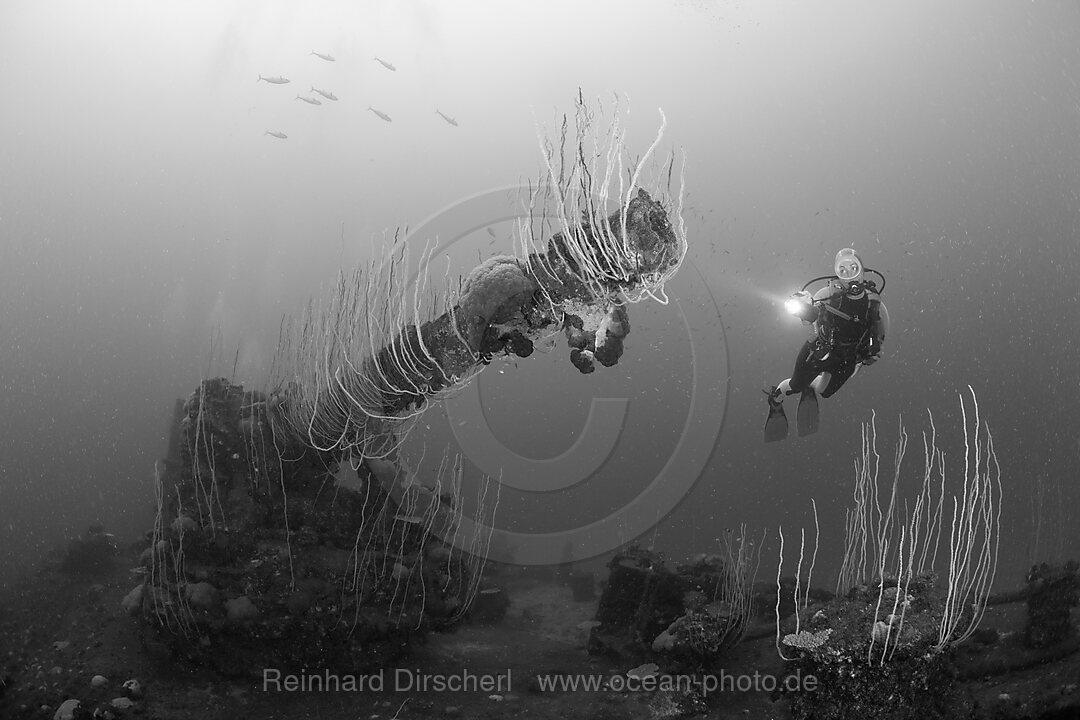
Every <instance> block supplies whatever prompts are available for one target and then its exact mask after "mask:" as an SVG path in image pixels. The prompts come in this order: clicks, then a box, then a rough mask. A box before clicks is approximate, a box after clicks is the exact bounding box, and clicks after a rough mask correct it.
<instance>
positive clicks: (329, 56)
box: [311, 50, 334, 62]
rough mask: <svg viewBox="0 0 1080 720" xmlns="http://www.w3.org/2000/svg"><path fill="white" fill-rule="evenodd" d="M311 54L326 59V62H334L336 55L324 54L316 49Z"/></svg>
mask: <svg viewBox="0 0 1080 720" xmlns="http://www.w3.org/2000/svg"><path fill="white" fill-rule="evenodd" d="M311 54H312V55H314V56H315V57H317V58H321V59H323V60H325V61H326V62H334V56H333V55H323V54H322V53H317V52H315V51H314V50H312V51H311Z"/></svg>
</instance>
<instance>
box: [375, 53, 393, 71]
mask: <svg viewBox="0 0 1080 720" xmlns="http://www.w3.org/2000/svg"><path fill="white" fill-rule="evenodd" d="M375 60H377V61H378V63H379V64H380V65H382V66H383V67H384V68H386V69H387V70H390V71H391V72H397V68H396V67H394V66H393V65H391V64H390V63H388V62H386V61H385V60H383V59H382V58H380V57H376V58H375Z"/></svg>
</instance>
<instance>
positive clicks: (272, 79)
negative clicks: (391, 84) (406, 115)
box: [256, 50, 458, 140]
mask: <svg viewBox="0 0 1080 720" xmlns="http://www.w3.org/2000/svg"><path fill="white" fill-rule="evenodd" d="M308 54H309V55H312V56H314V57H316V58H318V59H319V60H322V61H323V62H337V58H335V57H334V56H333V55H330V54H329V53H321V52H317V51H315V50H312V51H311V52H310V53H308ZM372 59H373V60H374V61H375V62H377V63H379V64H380V65H381V66H382V67H384V68H385V69H387V70H389V71H390V72H397V67H396V66H395V65H394V64H393V63H391V62H389V61H387V60H384V59H382V58H381V57H379V56H377V55H376V56H373V58H372ZM256 82H265V83H268V84H270V85H288V84H289V83H290V82H291V81H290V80H289V78H287V77H285V76H284V75H267V76H263V75H259V77H258V79H257V80H256ZM309 92H310V94H309V95H301V94H299V93H297V95H296V98H295V99H296V100H302V101H303V102H305V103H306V104H308V105H315V106H321V105H322V104H323V100H329V101H331V102H337V101H338V97H337V95H335V94H334V93H333V91H331V90H325V89H321V88H317V87H315V86H314V85H312V86H311V90H310V91H309ZM316 95H317V96H319V97H316ZM320 97H321V98H322V100H320V99H319V98H320ZM367 109H368V110H369V111H370V112H371V113H372V114H374V115H375V117H377V118H379V119H380V120H382V121H383V122H387V123H390V122H393V119H392V118H391V117H390V115H389V114H388V113H386V112H384V111H382V110H380V109H378V108H376V107H374V106H372V105H368V107H367ZM435 114H436V115H438V116H439V117H440V118H442V120H443V121H444V122H445V123H446V124H447V125H452V126H453V127H457V126H458V121H457V120H456V119H455V118H453V117H450V116H449V115H447V114H446V113H444V112H443V111H442V110H440V109H439V108H435ZM263 135H269V136H270V137H272V138H276V139H278V140H287V139H288V138H289V136H288V135H286V134H285V133H284V132H282V131H281V130H267V131H266V132H264V133H263Z"/></svg>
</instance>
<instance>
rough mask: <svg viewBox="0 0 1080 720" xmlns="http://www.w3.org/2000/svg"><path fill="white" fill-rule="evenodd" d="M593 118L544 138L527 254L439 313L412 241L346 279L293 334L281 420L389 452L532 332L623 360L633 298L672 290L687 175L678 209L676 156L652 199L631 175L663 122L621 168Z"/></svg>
mask: <svg viewBox="0 0 1080 720" xmlns="http://www.w3.org/2000/svg"><path fill="white" fill-rule="evenodd" d="M661 117H662V113H661ZM595 121H596V117H595V115H594V114H593V113H592V112H591V111H590V110H589V109H588V108H587V107H586V105H585V103H584V101H583V100H582V99H581V98H580V97H579V99H578V106H577V114H576V130H577V135H576V138H575V139H574V140H573V142H572V143H570V144H571V146H572V148H573V149H572V151H570V152H567V144H568V137H567V122H566V121H565V120H564V121H563V126H562V131H561V135H560V138H561V139H560V143H559V147H560V150H559V151H558V152H556V151H555V149H554V146H553V145H552V144H550V143H546V144H542V148H543V150H544V159H545V164H546V168H547V175H548V178H547V179H546V180H545V181H544V182H541V183H538V184H537V185H536V186H535V188H533V189H532V190H531V195H530V197H528V198H526V201H527V202H528V208H529V209H530V213H529V215H530V217H529V220H528V221H522V222H520V223H519V225H518V228H517V229H518V238H517V240H518V244H519V247H520V252H519V256H517V257H515V256H510V255H503V256H496V257H492V258H489V259H487V260H486V261H484V262H483V263H481V264H480V265H479V266H477V267H476V268H474V269H473V270H472V271H471V272H470V273H469V274H468V276H467V277H465V278H464V280H463V282H462V283H461V285H460V289H459V290H458V291H457V292H448V293H446V295H445V297H443V298H442V300H441V304H442V307H441V310H442V312H440V313H438V314H436V313H434V312H427V313H425V312H424V309H425V308H427V309H431V308H434V307H436V306H437V303H436V302H433V301H432V300H426V299H425V298H424V297H423V294H422V293H421V290H420V288H419V287H417V286H416V285H415V284H412V285H410V284H409V283H406V282H404V281H403V280H402V277H403V276H404V275H405V274H406V273H405V271H404V266H405V264H406V263H407V253H408V249H407V247H406V245H405V242H404V240H408V239H409V238H408V237H406V238H405V239H404V240H399V242H398V243H397V245H396V247H395V248H394V249H393V250H392V251H391V252H390V254H389V258H390V259H389V262H388V264H384V265H383V266H381V267H378V268H377V267H376V266H375V265H374V264H373V265H372V266H371V267H370V268H368V270H367V272H364V273H361V272H358V273H356V274H355V275H353V276H352V277H349V278H343V279H342V281H341V283H340V284H339V288H338V292H337V295H336V296H335V297H334V298H332V299H331V300H330V301H329V302H328V303H327V304H323V305H320V306H313V307H312V308H310V309H309V312H308V313H307V315H305V316H304V317H303V318H302V319H301V320H300V321H299V322H298V323H297V324H296V325H295V326H294V327H292V328H290V329H288V331H287V332H286V334H285V335H284V336H283V340H282V351H283V353H282V355H283V358H282V359H283V360H284V361H285V362H282V363H280V364H279V365H278V367H279V368H280V369H282V370H283V373H282V374H281V375H280V376H279V382H278V388H279V389H278V391H277V392H276V393H275V397H274V406H275V408H277V410H278V411H279V413H278V414H279V415H280V417H281V418H282V419H283V420H284V421H285V423H284V428H283V429H285V430H288V431H291V433H292V434H293V435H295V436H297V437H299V438H304V439H305V441H306V442H307V443H308V444H309V445H311V446H312V447H315V448H317V449H319V450H322V451H324V452H331V453H334V454H336V455H344V454H351V455H352V456H354V457H381V456H386V455H388V454H391V453H392V452H393V451H394V449H395V447H396V444H397V443H398V442H400V440H401V438H402V437H403V435H404V433H403V432H402V431H401V427H402V424H403V423H404V422H405V421H407V420H408V419H410V418H412V417H414V416H416V415H417V414H419V413H420V412H422V411H423V409H425V407H426V406H427V404H428V401H429V400H431V399H434V398H437V397H438V396H439V395H440V394H442V393H444V392H447V391H450V390H452V389H454V388H455V387H456V386H460V385H461V384H462V383H464V382H465V381H467V380H468V379H469V378H471V377H472V376H473V375H474V374H475V373H477V372H478V371H480V370H481V369H482V368H483V367H484V366H485V365H486V364H488V363H489V362H490V361H491V359H492V358H493V357H495V356H496V355H498V354H501V353H506V354H513V355H517V356H520V357H527V356H528V355H530V354H531V353H532V352H533V346H534V342H535V341H537V340H539V339H542V338H544V337H546V336H550V335H551V334H552V333H554V332H559V331H563V332H565V334H566V336H567V339H568V342H569V345H570V349H571V361H572V363H573V364H574V366H575V367H577V369H578V370H579V371H581V372H583V373H588V372H592V371H593V370H594V369H595V365H594V361H596V362H599V363H600V364H601V365H604V366H611V365H614V364H615V363H617V362H618V360H619V358H620V356H621V355H622V349H623V339H624V338H625V337H626V335H627V334H628V333H629V330H630V322H629V315H628V312H627V307H626V306H627V304H629V303H633V302H638V301H640V300H643V299H646V298H652V299H655V300H657V301H659V302H666V300H667V298H666V295H665V294H664V285H665V283H666V282H667V280H669V279H670V278H671V277H672V276H673V275H674V273H675V272H676V271H677V270H678V268H679V267H680V265H681V264H682V261H683V258H684V257H685V255H686V248H687V245H686V234H685V230H684V227H683V223H682V219H681V196H682V189H681V178H680V188H679V190H678V192H677V193H676V195H675V198H674V207H673V208H669V207H667V206H665V203H664V202H662V201H660V200H658V199H655V198H654V197H653V194H656V195H658V196H659V195H660V194H662V193H666V190H665V188H667V186H669V185H670V183H671V171H672V170H673V168H674V161H673V160H671V161H669V162H668V163H666V166H665V167H666V170H667V172H666V174H665V176H666V181H664V182H661V181H660V180H659V179H658V180H657V182H656V183H654V185H655V187H652V188H651V189H652V191H653V194H650V192H649V191H647V190H646V189H644V188H642V187H639V186H637V184H636V183H637V182H638V180H639V179H640V178H641V176H642V168H643V166H645V165H646V164H647V163H648V162H649V158H650V156H651V154H652V151H653V149H655V147H656V145H657V143H658V142H659V140H660V137H661V136H662V134H663V124H661V127H660V131H659V133H658V135H657V138H656V141H654V143H653V145H652V146H651V147H650V148H649V151H648V152H646V153H645V155H644V156H643V157H642V158H641V159H640V161H638V162H637V163H636V164H635V165H633V166H631V167H628V168H624V167H623V163H622V155H623V149H622V143H623V133H622V130H621V128H620V127H619V125H618V121H617V119H616V120H613V121H612V122H611V123H610V125H608V126H605V127H604V128H596V127H595ZM590 141H591V143H592V144H591V145H590V144H589V142H590ZM624 175H626V176H628V177H629V178H630V183H629V186H626V187H624ZM616 203H617V204H616ZM671 204H672V203H670V202H669V203H668V205H671ZM541 206H544V207H545V209H544V210H543V212H541V211H540V210H539V209H538V208H540V207H541ZM610 206H614V207H615V208H616V209H615V210H614V211H612V212H609V211H608V208H609V207H610ZM556 228H557V229H558V232H555V233H554V234H553V235H552V236H551V237H550V239H548V240H546V241H545V240H544V239H543V238H542V236H543V234H544V232H545V231H546V230H553V229H556ZM426 240H428V241H430V239H426ZM427 252H428V251H427V250H425V256H424V257H423V258H422V259H421V266H422V268H424V269H426V266H427V264H428V263H429V262H430V259H431V258H430V256H429V255H427ZM425 314H426V315H435V316H434V317H429V319H426V320H424V319H422V317H423V316H424V315H425Z"/></svg>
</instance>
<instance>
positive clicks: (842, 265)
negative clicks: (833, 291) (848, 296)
mask: <svg viewBox="0 0 1080 720" xmlns="http://www.w3.org/2000/svg"><path fill="white" fill-rule="evenodd" d="M863 267H864V266H863V262H862V259H861V258H860V257H859V256H858V254H857V253H856V252H855V250H854V249H853V248H844V249H843V250H841V251H840V252H838V253H836V259H835V260H833V272H835V273H836V277H837V278H839V280H840V282H842V283H843V284H844V287H845V288H847V287H850V286H852V285H854V284H856V283H858V284H860V285H861V284H862V279H863Z"/></svg>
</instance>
